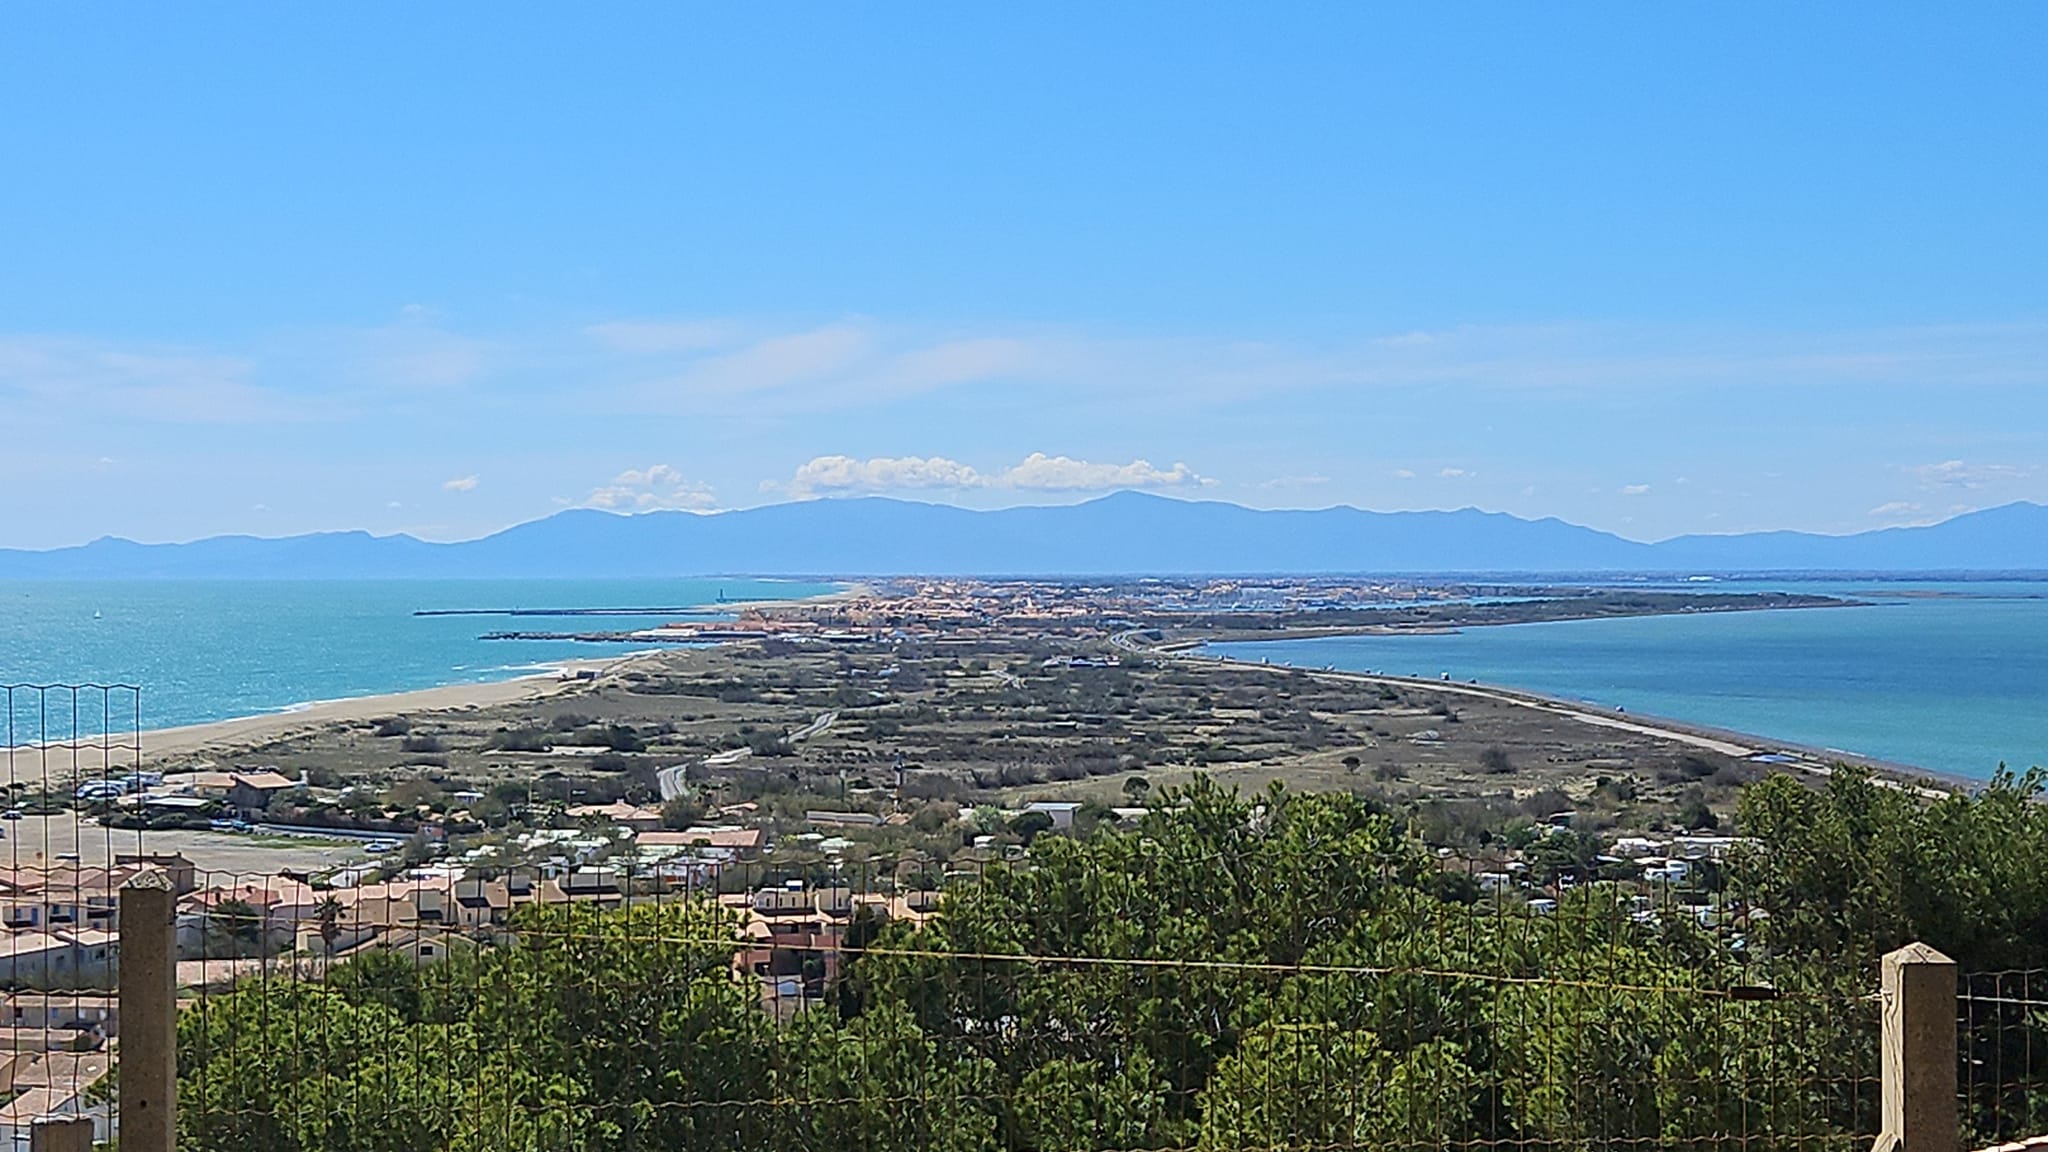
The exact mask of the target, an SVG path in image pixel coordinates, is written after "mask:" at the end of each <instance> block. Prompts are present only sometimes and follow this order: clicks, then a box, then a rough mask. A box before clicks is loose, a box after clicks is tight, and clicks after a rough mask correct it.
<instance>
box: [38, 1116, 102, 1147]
mask: <svg viewBox="0 0 2048 1152" xmlns="http://www.w3.org/2000/svg"><path fill="white" fill-rule="evenodd" d="M28 1152H92V1121H91V1120H90V1119H88V1118H86V1117H84V1116H45V1117H42V1118H41V1119H39V1120H36V1121H35V1122H33V1123H31V1124H30V1125H29V1129H28Z"/></svg>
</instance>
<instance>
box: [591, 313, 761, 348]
mask: <svg viewBox="0 0 2048 1152" xmlns="http://www.w3.org/2000/svg"><path fill="white" fill-rule="evenodd" d="M583 334H584V335H585V336H588V337H590V338H591V339H592V340H594V341H596V342H597V343H599V344H601V345H603V346H604V347H606V348H609V349H611V350H612V351H614V352H627V353H633V354H637V355H656V354H660V353H675V352H706V351H710V350H712V349H716V348H724V347H729V346H730V345H732V344H733V343H735V342H736V341H737V340H738V339H739V328H738V326H737V325H735V324H733V323H732V322H730V321H726V320H614V321H612V322H610V323H607V324H593V325H591V326H590V327H588V328H585V329H584V330H583Z"/></svg>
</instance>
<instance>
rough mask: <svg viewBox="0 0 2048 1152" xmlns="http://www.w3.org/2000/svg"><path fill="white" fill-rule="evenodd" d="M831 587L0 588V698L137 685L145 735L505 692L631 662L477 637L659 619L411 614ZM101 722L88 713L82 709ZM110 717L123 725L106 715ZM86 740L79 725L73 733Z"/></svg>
mask: <svg viewBox="0 0 2048 1152" xmlns="http://www.w3.org/2000/svg"><path fill="white" fill-rule="evenodd" d="M835 587H836V586H835V585H825V584H809V583H798V582H791V581H768V580H734V579H720V580H622V581H594V580H452V581H404V580H390V581H383V580H377V581H333V582H326V581H249V582H242V581H161V582H146V583H145V582H136V583H124V582H117V581H107V582H100V581H78V582H63V583H40V582H24V583H9V582H0V683H6V684H23V683H42V684H65V683H121V684H132V685H139V686H141V689H142V690H141V692H140V695H139V703H140V711H141V723H142V726H143V727H144V728H163V727H171V726H175V725H180V724H196V723H202V722H205V721H209V720H223V719H228V718H230V717H235V716H249V715H254V714H257V713H262V712H273V711H280V710H285V709H289V708H292V707H294V706H297V705H302V704H306V703H310V702H313V701H319V700H334V699H340V698H342V697H348V696H366V695H376V694H381V693H386V692H404V691H410V690H412V689H417V688H433V687H439V686H441V685H446V684H461V683H468V682H476V681H489V680H503V679H508V678H511V677H514V676H520V675H527V674H531V673H533V672H535V671H538V670H541V669H543V668H546V667H548V666H549V664H550V663H551V662H559V661H561V660H565V659H571V658H576V657H582V658H592V657H602V656H605V655H617V654H619V653H622V652H625V651H629V650H630V649H629V648H628V647H627V646H623V645H611V644H602V645H600V644H579V643H575V642H570V641H562V642H545V641H504V640H490V641H486V640H480V639H478V637H479V636H480V635H481V634H483V633H485V632H493V631H513V630H517V631H545V632H571V631H619V630H623V629H633V628H650V627H653V626H655V625H657V624H660V623H662V622H663V620H664V619H666V618H665V617H660V616H651V617H650V616H616V617H614V616H575V617H513V618H507V617H494V616H415V615H413V613H414V612H415V611H416V610H419V609H462V608H499V609H508V608H528V609H533V608H640V607H686V606H691V605H715V604H716V602H717V601H719V600H720V599H721V598H723V599H726V600H772V599H791V598H797V597H804V596H814V595H819V594H822V593H826V592H830V591H833V590H834V588H835ZM28 699H29V698H28V697H27V696H26V695H24V694H20V693H17V702H16V712H17V714H18V715H17V725H18V726H19V725H23V724H29V723H37V722H40V721H39V719H37V718H33V717H30V716H27V715H24V714H22V713H24V711H25V709H27V708H28V707H29V703H28ZM98 706H99V702H98V701H97V698H95V699H93V700H91V701H88V703H87V707H88V708H97V707H98ZM123 707H126V708H127V709H128V711H129V713H130V715H128V716H122V715H120V714H119V713H121V711H122V709H123ZM112 709H113V711H114V712H115V713H116V714H117V715H116V717H115V724H114V729H115V730H116V731H120V730H123V729H125V728H126V727H128V723H124V721H127V722H130V723H132V720H133V715H132V713H133V711H134V700H133V698H132V697H130V696H126V695H123V696H117V697H116V699H115V700H114V701H113V706H112ZM55 719H56V720H57V721H58V722H59V723H61V724H64V725H68V723H69V721H68V719H66V718H62V717H59V718H55ZM96 727H97V726H96V725H95V724H93V723H92V719H91V718H90V717H82V718H81V719H80V722H79V730H80V731H81V732H86V731H92V730H94V729H95V728H96ZM5 742H6V738H5V734H4V733H0V743H5Z"/></svg>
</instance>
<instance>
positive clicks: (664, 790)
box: [654, 712, 839, 804]
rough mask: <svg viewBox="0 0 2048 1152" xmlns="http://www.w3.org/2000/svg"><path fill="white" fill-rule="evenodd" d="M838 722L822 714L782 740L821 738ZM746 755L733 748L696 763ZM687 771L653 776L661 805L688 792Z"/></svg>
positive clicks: (680, 767) (681, 767)
mask: <svg viewBox="0 0 2048 1152" xmlns="http://www.w3.org/2000/svg"><path fill="white" fill-rule="evenodd" d="M838 722H839V713H837V712H822V713H819V714H818V715H817V716H816V717H813V718H812V720H811V722H810V723H808V724H806V725H804V726H803V727H801V728H799V729H797V730H796V731H794V732H791V733H790V734H789V735H788V736H786V737H784V739H786V740H788V741H789V742H790V743H791V744H794V743H796V742H798V741H799V740H810V739H813V738H815V737H818V736H823V735H824V734H825V733H827V732H830V731H831V730H832V725H834V724H836V723H838ZM746 754H747V750H746V749H744V748H735V749H733V750H732V751H731V752H721V753H719V754H718V755H716V756H709V757H706V758H705V759H703V760H700V761H698V763H700V764H729V763H733V762H735V761H738V760H741V759H744V758H745V757H746ZM689 770H690V768H689V765H687V764H673V765H670V766H669V767H667V768H663V769H661V770H660V771H658V772H656V773H655V774H654V783H655V786H656V787H658V788H660V789H661V800H662V803H664V804H666V803H667V802H669V801H670V800H673V799H675V798H676V797H678V796H681V795H684V794H685V793H687V792H688V791H689V790H690V787H689V784H688V783H687V782H686V781H685V780H684V777H685V776H686V775H687V774H688V772H689Z"/></svg>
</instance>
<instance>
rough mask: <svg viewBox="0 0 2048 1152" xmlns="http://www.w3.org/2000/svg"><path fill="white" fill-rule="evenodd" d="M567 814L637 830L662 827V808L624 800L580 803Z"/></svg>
mask: <svg viewBox="0 0 2048 1152" xmlns="http://www.w3.org/2000/svg"><path fill="white" fill-rule="evenodd" d="M567 815H568V817H569V818H570V819H571V820H590V821H596V822H600V823H605V824H613V825H617V826H618V827H621V828H631V829H633V830H634V831H636V832H652V831H654V830H656V829H658V828H660V827H661V809H659V808H649V807H646V806H644V805H640V804H628V803H626V802H625V801H623V800H615V801H613V802H612V803H610V804H579V805H577V806H576V807H574V808H571V809H569V810H568V813H567Z"/></svg>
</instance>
